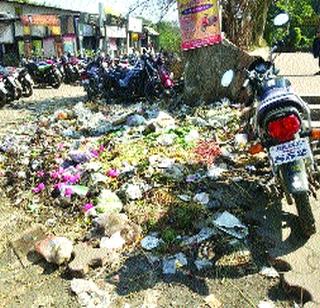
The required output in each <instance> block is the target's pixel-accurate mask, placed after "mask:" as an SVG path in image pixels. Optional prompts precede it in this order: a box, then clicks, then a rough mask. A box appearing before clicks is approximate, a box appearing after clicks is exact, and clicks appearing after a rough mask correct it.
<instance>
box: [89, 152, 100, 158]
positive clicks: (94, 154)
mask: <svg viewBox="0 0 320 308" xmlns="http://www.w3.org/2000/svg"><path fill="white" fill-rule="evenodd" d="M90 152H91V156H92V157H94V158H97V157H98V156H99V152H98V151H97V150H91V151H90Z"/></svg>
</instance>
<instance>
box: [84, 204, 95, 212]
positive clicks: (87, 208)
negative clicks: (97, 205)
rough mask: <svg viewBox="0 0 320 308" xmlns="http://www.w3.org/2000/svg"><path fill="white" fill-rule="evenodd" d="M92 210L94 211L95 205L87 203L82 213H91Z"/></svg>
mask: <svg viewBox="0 0 320 308" xmlns="http://www.w3.org/2000/svg"><path fill="white" fill-rule="evenodd" d="M91 209H93V204H92V203H87V204H85V205H84V206H83V208H82V211H83V212H84V213H87V212H89V211H90V210H91Z"/></svg>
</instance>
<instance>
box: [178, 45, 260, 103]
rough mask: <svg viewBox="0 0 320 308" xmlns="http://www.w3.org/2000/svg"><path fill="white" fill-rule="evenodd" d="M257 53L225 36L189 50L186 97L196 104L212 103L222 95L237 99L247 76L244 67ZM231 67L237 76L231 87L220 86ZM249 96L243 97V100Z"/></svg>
mask: <svg viewBox="0 0 320 308" xmlns="http://www.w3.org/2000/svg"><path fill="white" fill-rule="evenodd" d="M254 60H255V57H252V56H250V55H249V54H248V53H246V52H245V51H243V50H242V49H240V48H238V47H237V46H235V45H233V44H232V43H231V42H229V41H227V40H224V41H223V42H222V43H221V44H219V45H214V46H209V47H205V48H199V49H195V50H190V51H188V52H186V53H185V61H186V62H185V63H186V65H185V89H184V90H185V92H184V98H185V100H186V101H187V102H188V103H189V104H191V105H193V104H197V103H198V102H199V101H200V102H205V103H210V102H214V101H216V100H217V99H220V98H222V97H228V98H229V99H231V100H233V101H237V100H238V99H239V96H241V95H242V91H241V87H242V84H243V81H244V79H245V74H244V72H243V70H244V68H246V67H248V66H249V65H250V64H251V63H252V62H253V61H254ZM230 69H232V70H233V71H234V72H235V78H234V80H233V81H232V83H231V84H230V86H229V87H228V88H224V87H222V86H221V78H222V76H223V74H224V73H225V72H226V71H228V70H230ZM245 99H246V97H245V96H244V97H241V100H242V102H244V100H245Z"/></svg>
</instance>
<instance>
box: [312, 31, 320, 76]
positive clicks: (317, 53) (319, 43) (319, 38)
mask: <svg viewBox="0 0 320 308" xmlns="http://www.w3.org/2000/svg"><path fill="white" fill-rule="evenodd" d="M312 52H313V56H314V57H315V58H318V59H319V70H320V29H319V30H318V31H317V32H316V36H315V38H314V40H313V46H312ZM316 75H320V71H319V72H317V73H316Z"/></svg>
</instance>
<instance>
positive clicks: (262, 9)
mask: <svg viewBox="0 0 320 308" xmlns="http://www.w3.org/2000/svg"><path fill="white" fill-rule="evenodd" d="M271 3H272V0H260V1H257V7H256V12H255V14H254V16H255V23H254V24H255V27H254V28H253V37H252V43H253V45H256V46H261V45H262V42H263V34H264V30H265V25H266V21H267V17H268V12H269V7H270V5H271Z"/></svg>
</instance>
